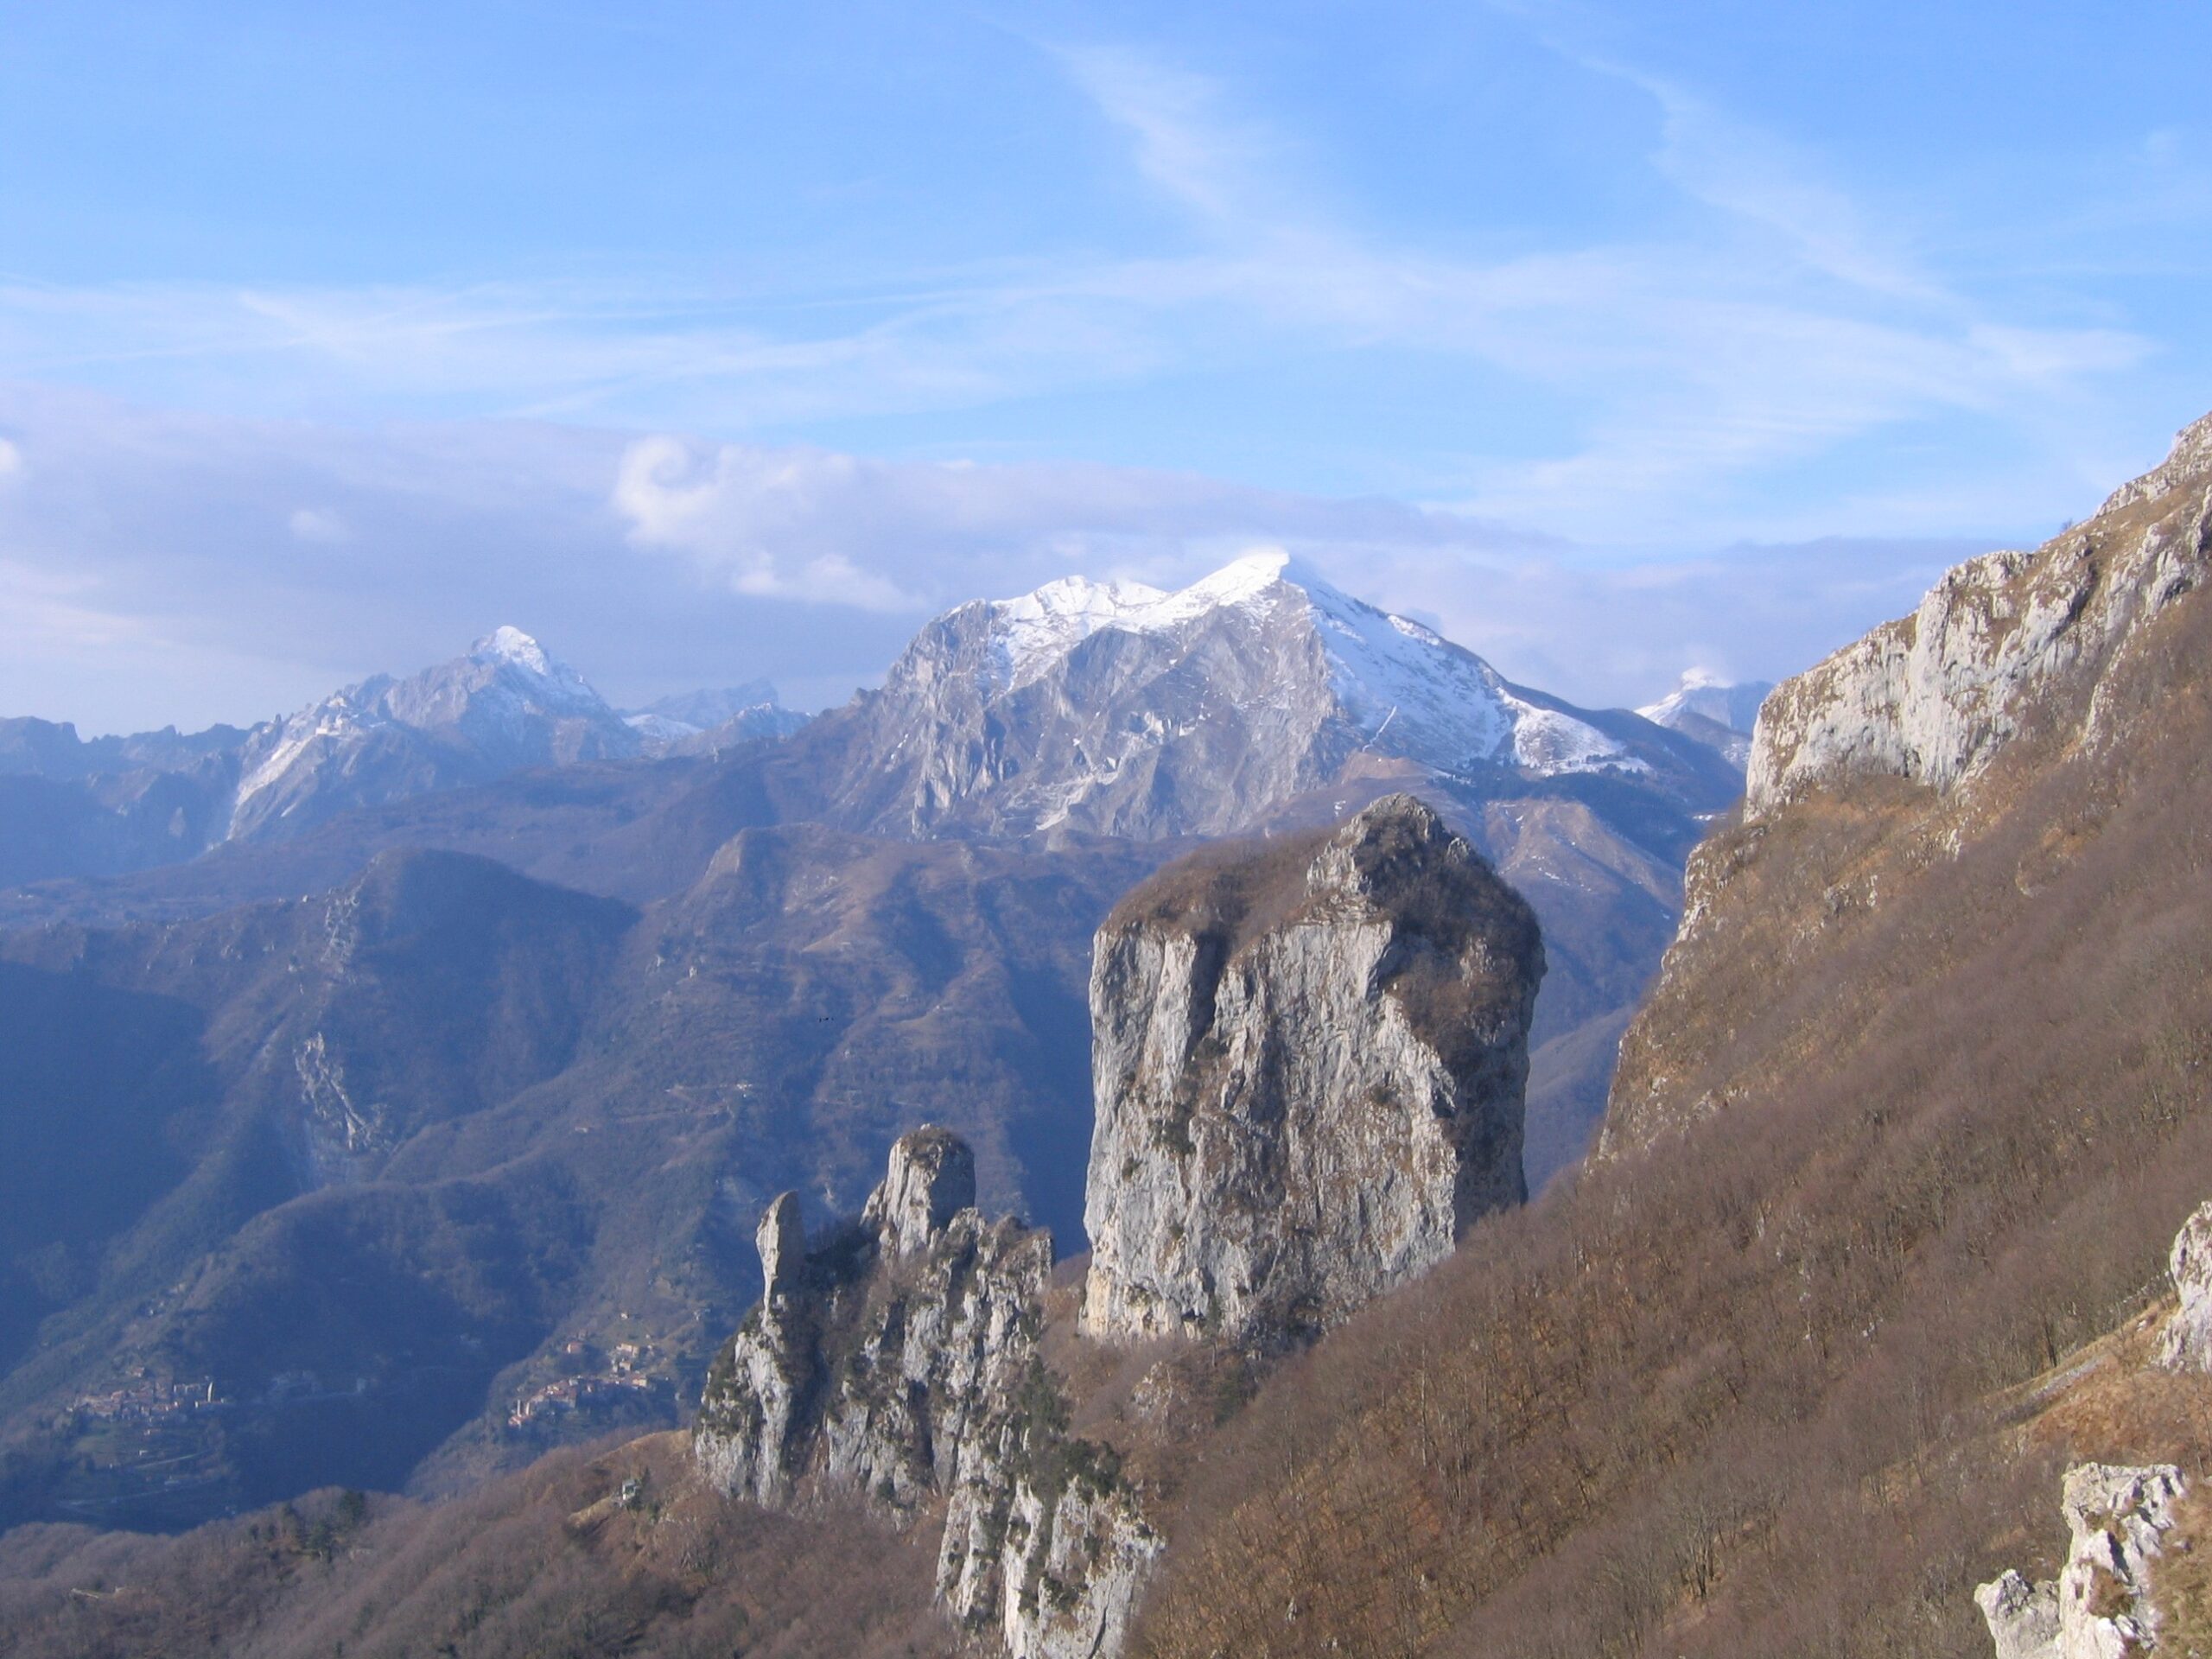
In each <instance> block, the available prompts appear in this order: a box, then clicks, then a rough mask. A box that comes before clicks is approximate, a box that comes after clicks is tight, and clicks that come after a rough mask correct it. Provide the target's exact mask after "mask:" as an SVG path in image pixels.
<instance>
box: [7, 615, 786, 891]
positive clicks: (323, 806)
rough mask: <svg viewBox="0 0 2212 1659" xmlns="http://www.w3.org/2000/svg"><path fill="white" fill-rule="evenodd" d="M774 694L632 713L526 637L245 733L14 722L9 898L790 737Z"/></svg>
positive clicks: (504, 638)
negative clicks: (527, 784)
mask: <svg viewBox="0 0 2212 1659" xmlns="http://www.w3.org/2000/svg"><path fill="white" fill-rule="evenodd" d="M775 696H776V694H775V688H774V687H773V686H772V685H769V684H767V683H766V682H765V681H756V682H754V683H752V684H749V685H746V686H743V687H741V688H737V689H735V690H727V691H699V692H692V693H690V694H687V695H684V696H677V697H671V698H664V699H663V700H662V701H661V702H658V703H655V704H652V705H651V706H650V707H648V708H645V709H638V710H634V711H632V712H630V713H629V714H627V715H625V714H621V713H618V712H617V711H616V710H615V709H613V708H611V707H610V706H609V705H608V704H607V702H606V700H605V699H604V698H602V697H601V696H600V695H599V693H598V692H597V691H595V690H593V689H592V687H591V686H590V685H589V684H588V683H586V681H585V680H584V678H583V677H582V675H580V674H579V673H577V672H576V671H575V669H573V668H570V667H569V665H568V664H565V663H563V662H560V661H558V660H557V659H556V658H552V657H550V656H549V655H548V654H547V653H546V652H545V650H544V648H543V646H541V645H539V644H538V643H537V640H535V639H531V637H530V636H529V635H528V634H526V633H524V632H522V631H521V630H520V629H518V628H512V627H502V628H499V629H496V630H494V631H493V632H492V633H490V634H488V635H486V637H485V638H483V639H480V640H478V641H477V642H476V643H475V645H473V646H471V647H470V648H469V651H468V653H467V655H466V656H464V657H459V658H454V660H453V661H451V662H448V663H442V664H439V665H437V666H436V667H434V668H429V669H425V670H423V671H422V672H420V673H417V674H414V675H411V676H410V677H407V678H405V679H394V678H392V677H391V676H389V675H382V674H379V675H377V676H375V677H373V678H371V679H367V680H364V681H363V682H361V683H359V684H358V685H351V686H347V687H346V688H345V689H343V690H339V691H334V692H333V693H332V694H331V695H330V696H327V697H325V698H323V699H322V700H321V701H320V702H315V703H311V704H309V705H308V707H307V708H305V709H300V710H299V711H298V712H297V713H296V714H292V715H288V716H286V717H285V718H283V719H282V720H275V721H264V723H262V724H261V725H258V726H255V727H251V728H246V729H243V730H242V729H240V728H237V727H232V726H217V727H213V728H210V729H209V730H207V731H205V732H200V733H195V734H190V735H179V734H177V732H176V731H175V729H174V728H170V729H168V730H164V731H161V732H150V733H140V734H136V735H134V736H130V737H101V738H95V739H93V740H92V741H89V742H86V741H82V740H80V739H79V737H78V736H77V733H76V729H75V728H74V727H73V726H70V725H67V724H56V723H54V722H51V721H41V720H30V719H20V718H19V719H12V720H0V883H4V884H8V885H18V884H21V883H23V882H27V881H37V880H47V879H49V878H52V877H55V876H100V875H116V874H125V873H128V872H130V871H133V870H140V869H149V868H156V867H159V866H162V865H166V864H174V863H178V862H181V861H186V860H189V859H192V858H194V857H197V856H198V855H200V854H201V853H204V852H206V851H207V849H209V848H211V847H213V846H217V845H219V844H221V843H223V842H273V841H281V840H286V839H289V838H290V837H292V836H298V835H300V834H302V833H303V832H305V831H306V830H308V829H313V828H314V827H315V826H316V825H318V824H321V823H326V822H327V821H329V820H330V819H332V818H334V817H339V816H340V815H341V814H344V813H346V812H350V811H353V810H358V809H359V808H363V807H372V806H381V805H385V804H390V803H392V802H396V801H402V800H406V799H409V798H413V797H416V796H419V795H427V794H432V793H436V792H439V791H445V790H451V789H458V788H462V787H465V786H467V785H473V784H483V783H488V782H490V781H492V780H493V779H498V778H502V777H505V776H506V775H507V774H508V773H511V772H518V771H520V770H523V769H524V768H528V767H536V766H572V765H575V764H577V763H580V762H585V761H595V760H634V759H639V758H641V757H653V756H658V755H662V754H667V753H712V752H713V750H714V749H715V747H717V746H727V745H730V744H734V743H741V742H745V741H750V740H752V739H753V738H756V737H761V736H785V735H788V734H790V733H791V732H792V731H795V730H797V729H798V727H799V726H801V725H803V724H804V723H805V717H804V715H798V714H795V713H793V712H792V711H791V710H789V709H783V708H780V707H779V706H778V704H777V702H776V700H775Z"/></svg>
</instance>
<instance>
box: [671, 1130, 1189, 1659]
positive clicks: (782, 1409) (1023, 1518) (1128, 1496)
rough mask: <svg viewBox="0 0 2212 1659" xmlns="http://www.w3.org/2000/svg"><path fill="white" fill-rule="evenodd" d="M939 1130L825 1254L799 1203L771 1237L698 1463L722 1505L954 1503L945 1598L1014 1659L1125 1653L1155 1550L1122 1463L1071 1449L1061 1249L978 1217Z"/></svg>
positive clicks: (779, 1216) (966, 1168)
mask: <svg viewBox="0 0 2212 1659" xmlns="http://www.w3.org/2000/svg"><path fill="white" fill-rule="evenodd" d="M975 1184H976V1178H975V1160H974V1157H973V1155H972V1154H970V1152H969V1148H968V1147H967V1146H966V1145H965V1143H963V1141H960V1140H959V1139H958V1138H957V1136H955V1135H951V1134H950V1133H948V1132H947V1131H945V1130H944V1129H939V1128H925V1129H921V1130H918V1131H916V1132H915V1133H914V1134H912V1135H908V1136H906V1138H904V1139H903V1140H901V1141H899V1143H898V1145H897V1146H895V1147H893V1149H892V1154H891V1160H890V1167H889V1170H888V1171H887V1173H886V1175H885V1178H884V1180H883V1183H882V1184H881V1185H880V1186H878V1187H877V1188H876V1189H875V1191H874V1193H873V1194H871V1195H870V1197H869V1198H868V1205H867V1207H866V1208H865V1210H864V1211H862V1213H861V1219H860V1220H859V1221H858V1222H856V1223H849V1224H844V1225H842V1226H839V1227H836V1228H833V1229H832V1230H830V1231H829V1234H828V1235H827V1236H826V1237H825V1238H824V1239H823V1240H822V1241H821V1242H820V1243H817V1245H816V1246H815V1247H814V1248H813V1249H808V1248H807V1244H806V1238H805V1234H804V1228H803V1226H802V1225H801V1217H800V1211H799V1202H798V1195H797V1194H795V1193H788V1192H787V1193H785V1194H784V1196H783V1197H781V1198H778V1199H777V1200H776V1201H775V1203H773V1204H772V1205H770V1206H769V1208H768V1211H767V1213H766V1215H765V1216H764V1217H762V1218H761V1223H760V1234H759V1241H760V1260H761V1265H762V1272H763V1278H764V1280H765V1286H764V1294H763V1296H762V1299H761V1301H760V1305H759V1306H756V1307H755V1308H753V1311H752V1312H751V1313H748V1314H747V1316H746V1319H745V1323H744V1324H743V1325H742V1326H741V1327H740V1329H739V1331H738V1333H737V1335H736V1337H735V1338H733V1340H732V1341H731V1344H730V1345H729V1347H728V1349H727V1350H726V1351H724V1352H723V1354H722V1355H721V1357H720V1358H718V1359H717V1360H716V1362H715V1367H714V1370H712V1372H711V1373H710V1374H709V1378H708V1382H707V1387H706V1389H705V1391H704V1394H703V1396H702V1400H701V1402H700V1408H699V1419H698V1424H697V1427H696V1429H695V1430H694V1432H693V1447H694V1452H695V1454H696V1457H697V1459H698V1462H699V1465H700V1467H701V1469H702V1471H704V1473H705V1474H706V1476H707V1478H708V1479H709V1480H710V1481H711V1482H712V1483H713V1484H715V1486H716V1487H718V1488H719V1489H720V1490H721V1491H723V1492H724V1493H725V1494H727V1495H728V1496H730V1497H747V1498H751V1499H753V1501H755V1502H759V1503H768V1504H785V1503H791V1502H792V1501H793V1500H794V1499H796V1498H798V1497H799V1496H801V1495H802V1494H803V1493H804V1491H807V1490H809V1489H810V1487H813V1486H827V1487H835V1488H841V1489H842V1490H845V1491H852V1492H856V1493H859V1494H861V1495H862V1496H863V1497H865V1498H866V1499H867V1500H868V1502H870V1503H874V1504H875V1505H877V1506H878V1507H880V1508H881V1509H883V1510H887V1511H889V1512H890V1513H892V1514H893V1515H894V1516H906V1517H921V1516H927V1514H928V1505H929V1504H930V1503H931V1501H933V1500H934V1499H936V1498H938V1497H943V1498H944V1503H945V1510H944V1532H943V1537H942V1541H941V1542H940V1544H939V1547H938V1597H939V1599H941V1600H942V1601H943V1602H944V1604H945V1605H946V1607H947V1609H948V1611H950V1612H951V1614H952V1615H953V1617H954V1618H956V1619H957V1621H959V1623H960V1624H962V1626H963V1628H964V1629H966V1630H969V1632H971V1633H972V1634H975V1635H976V1636H978V1637H991V1638H995V1640H996V1641H997V1642H998V1643H1000V1644H1001V1645H1002V1646H1003V1647H1004V1648H1005V1649H1006V1651H1007V1653H1008V1654H1010V1655H1012V1656H1014V1659H1073V1656H1076V1655H1082V1656H1084V1659H1102V1656H1109V1655H1111V1654H1113V1653H1115V1652H1116V1651H1118V1650H1119V1646H1120V1643H1121V1639H1122V1631H1123V1630H1124V1628H1125V1627H1126V1625H1127V1624H1128V1618H1129V1616H1130V1613H1131V1611H1132V1610H1133V1609H1134V1606H1135V1596H1136V1591H1137V1588H1138V1586H1139V1584H1140V1582H1141V1578H1142V1575H1143V1572H1144V1569H1145V1567H1147V1565H1148V1564H1149V1563H1150V1561H1151V1560H1152V1559H1153V1557H1154V1555H1156V1554H1158V1553H1159V1550H1160V1536H1159V1535H1158V1533H1157V1532H1155V1531H1154V1529H1153V1528H1152V1527H1151V1526H1150V1525H1149V1524H1148V1523H1147V1522H1146V1520H1145V1518H1144V1516H1143V1514H1142V1512H1141V1508H1140V1506H1139V1503H1138V1499H1137V1497H1136V1495H1135V1493H1134V1492H1133V1491H1130V1490H1129V1489H1128V1486H1127V1485H1126V1484H1124V1483H1123V1482H1122V1480H1121V1478H1120V1477H1119V1471H1118V1465H1117V1464H1116V1460H1115V1459H1114V1457H1113V1454H1112V1453H1111V1452H1110V1451H1109V1450H1108V1449H1107V1448H1105V1447H1103V1446H1096V1445H1094V1444H1092V1443H1091V1442H1090V1441H1087V1440H1080V1439H1077V1438H1076V1437H1074V1436H1072V1435H1071V1434H1070V1433H1068V1414H1067V1408H1066V1407H1065V1402H1063V1401H1062V1399H1061V1396H1060V1393H1059V1389H1058V1384H1057V1383H1055V1382H1054V1380H1053V1379H1052V1375H1051V1373H1050V1372H1049V1371H1047V1370H1046V1367H1045V1364H1044V1362H1043V1359H1042V1357H1041V1355H1040V1353H1039V1338H1040V1337H1041V1335H1042V1332H1043V1328H1044V1298H1045V1292H1046V1286H1047V1283H1048V1281H1049V1279H1050V1277H1051V1274H1052V1238H1051V1236H1050V1235H1049V1234H1047V1233H1046V1232H1045V1231H1043V1230H1040V1229H1033V1228H1027V1227H1023V1226H1021V1225H1020V1224H1018V1223H1016V1222H1014V1221H1013V1220H1011V1219H1008V1220H1004V1221H1001V1222H998V1223H997V1224H987V1223H986V1222H985V1221H984V1220H983V1218H982V1215H981V1214H980V1213H979V1212H978V1211H976V1208H975V1206H974V1198H975Z"/></svg>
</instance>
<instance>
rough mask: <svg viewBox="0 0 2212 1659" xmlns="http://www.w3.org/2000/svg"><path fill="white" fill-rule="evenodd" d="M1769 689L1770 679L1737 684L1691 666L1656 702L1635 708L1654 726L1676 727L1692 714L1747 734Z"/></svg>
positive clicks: (1679, 726) (1770, 688)
mask: <svg viewBox="0 0 2212 1659" xmlns="http://www.w3.org/2000/svg"><path fill="white" fill-rule="evenodd" d="M1771 690H1774V683H1773V682H1772V681H1771V680H1753V681H1750V682H1748V683H1744V684H1738V683H1736V682H1735V681H1733V680H1731V679H1728V678H1726V677H1725V676H1722V675H1719V674H1716V673H1714V672H1713V671H1712V670H1711V669H1709V668H1692V669H1688V670H1686V671H1684V672H1683V674H1682V677H1681V683H1678V684H1677V685H1676V686H1675V689H1674V690H1672V691H1669V693H1668V694H1667V695H1666V696H1663V697H1662V698H1660V699H1659V701H1658V702H1647V703H1645V704H1644V705H1643V707H1642V708H1641V709H1637V711H1636V712H1637V714H1639V715H1643V717H1644V718H1645V719H1646V720H1648V721H1651V722H1652V724H1654V725H1655V726H1666V727H1669V728H1675V729H1676V730H1679V729H1681V726H1682V723H1683V721H1684V720H1685V719H1686V718H1687V717H1688V716H1690V715H1696V716H1698V717H1699V718H1700V719H1703V720H1709V721H1713V723H1714V724H1715V725H1717V726H1723V727H1726V728H1727V729H1728V730H1730V731H1732V732H1740V733H1743V734H1745V735H1746V736H1748V735H1749V734H1750V733H1751V726H1752V723H1753V722H1754V721H1757V720H1758V714H1759V704H1761V703H1762V702H1765V701H1766V694H1767V693H1768V692H1770V691H1771Z"/></svg>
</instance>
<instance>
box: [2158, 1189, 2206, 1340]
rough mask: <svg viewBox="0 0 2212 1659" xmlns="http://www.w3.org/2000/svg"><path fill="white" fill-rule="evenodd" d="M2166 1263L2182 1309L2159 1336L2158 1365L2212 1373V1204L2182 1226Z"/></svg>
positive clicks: (2200, 1207)
mask: <svg viewBox="0 0 2212 1659" xmlns="http://www.w3.org/2000/svg"><path fill="white" fill-rule="evenodd" d="M2166 1262H2167V1267H2168V1269H2169V1270H2170V1271H2171V1273H2172V1274H2173V1280H2174V1289H2175V1290H2176V1291H2177V1293H2179V1294H2180V1297H2181V1306H2179V1307H2177V1309H2175V1310H2174V1315H2173V1317H2172V1318H2171V1319H2168V1320H2167V1321H2166V1326H2165V1329H2164V1331H2162V1332H2159V1333H2158V1363H2159V1364H2161V1365H2163V1366H2164V1367H2165V1368H2166V1369H2167V1370H2172V1371H2212V1204H2204V1205H2199V1206H2198V1207H2197V1209H2196V1213H2195V1214H2194V1215H2192V1216H2190V1218H2189V1219H2188V1220H2187V1221H2185V1222H2183V1224H2182V1229H2181V1231H2180V1232H2178V1233H2177V1234H2176V1235H2175V1236H2174V1248H2173V1253H2172V1255H2170V1256H2168V1257H2167V1259H2166Z"/></svg>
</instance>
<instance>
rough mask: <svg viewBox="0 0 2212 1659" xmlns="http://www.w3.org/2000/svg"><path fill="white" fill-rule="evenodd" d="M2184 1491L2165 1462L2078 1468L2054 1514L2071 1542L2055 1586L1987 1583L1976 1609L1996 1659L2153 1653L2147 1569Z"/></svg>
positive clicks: (2130, 1657) (2010, 1577)
mask: <svg viewBox="0 0 2212 1659" xmlns="http://www.w3.org/2000/svg"><path fill="white" fill-rule="evenodd" d="M2184 1490H2185V1487H2184V1485H2183V1480H2182V1477H2181V1471H2179V1470H2177V1469H2176V1468H2175V1467H2173V1465H2171V1464H2154V1465H2150V1466H2148V1467H2145V1468H2130V1467H2126V1466H2124V1465H2115V1464H2103V1463H2084V1464H2077V1465H2075V1466H2074V1467H2073V1468H2071V1469H2069V1470H2068V1471H2066V1479H2065V1484H2064V1487H2063V1496H2062V1497H2061V1500H2060V1504H2059V1508H2060V1510H2061V1512H2062V1513H2063V1515H2064V1516H2065V1517H2066V1526H2067V1532H2068V1535H2069V1537H2068V1544H2067V1551H2066V1565H2065V1567H2063V1568H2062V1569H2061V1570H2060V1573H2059V1575H2058V1578H2057V1580H2056V1582H2045V1583H2043V1584H2031V1583H2030V1582H2029V1581H2028V1580H2026V1579H2024V1578H2023V1577H2022V1576H2021V1575H2020V1574H2019V1573H2015V1572H2007V1573H2005V1574H2003V1575H2002V1576H2001V1577H1999V1578H1997V1579H1995V1580H1992V1581H1991V1582H1989V1583H1987V1584H1985V1585H1983V1586H1981V1587H1980V1589H1978V1590H1976V1591H1975V1592H1974V1602H1975V1605H1977V1606H1979V1607H1980V1609H1981V1616H1982V1618H1983V1619H1984V1620H1985V1621H1986V1623H1987V1624H1988V1626H1989V1635H1990V1639H1991V1641H1992V1642H1993V1643H1994V1644H1995V1646H1996V1649H1997V1659H2135V1656H2139V1655H2144V1654H2150V1653H2155V1652H2156V1651H2158V1628H2159V1618H2158V1607H2157V1605H2155V1604H2154V1603H2153V1602H2152V1599H2151V1595H2150V1577H2151V1567H2152V1563H2153V1562H2155V1561H2156V1560H2158V1556H2159V1554H2161V1551H2162V1548H2163V1541H2164V1536H2165V1535H2166V1534H2167V1533H2168V1532H2169V1531H2170V1530H2171V1529H2172V1527H2173V1524H2174V1513H2173V1511H2174V1505H2175V1504H2176V1503H2178V1502H2179V1501H2180V1500H2181V1497H2182V1495H2183V1491H2184Z"/></svg>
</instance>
